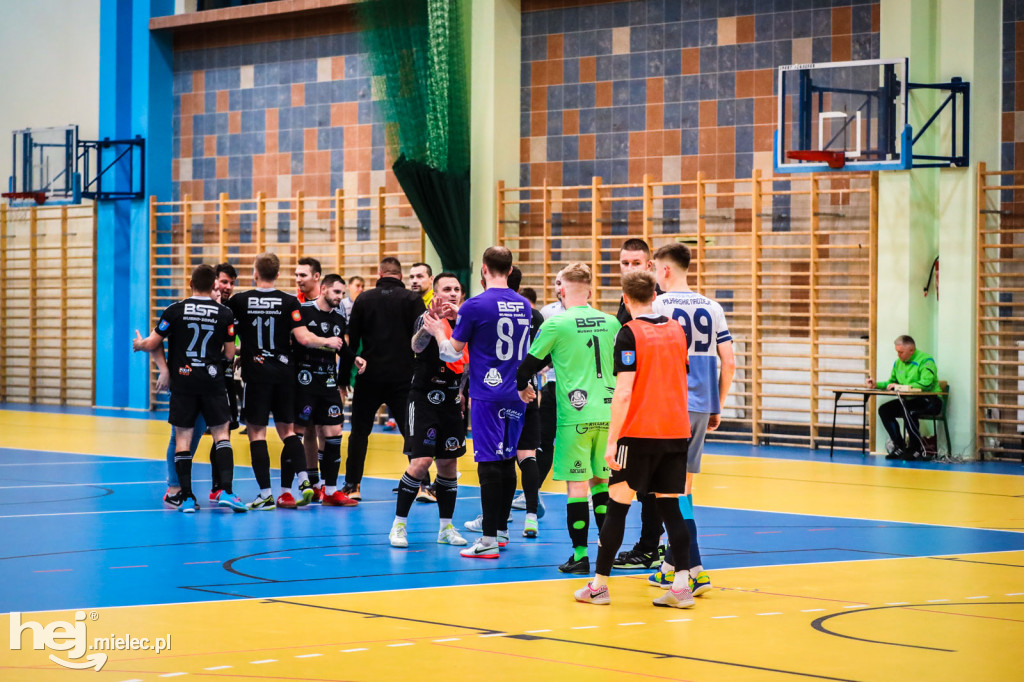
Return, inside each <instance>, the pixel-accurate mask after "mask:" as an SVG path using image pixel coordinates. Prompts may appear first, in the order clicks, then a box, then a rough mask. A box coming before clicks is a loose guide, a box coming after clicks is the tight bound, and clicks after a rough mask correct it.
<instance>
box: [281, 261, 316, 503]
mask: <svg viewBox="0 0 1024 682" xmlns="http://www.w3.org/2000/svg"><path fill="white" fill-rule="evenodd" d="M321 277H323V269H322V267H321V266H320V261H318V260H317V259H316V258H311V257H309V256H304V257H302V258H300V259H299V260H298V262H297V263H296V264H295V288H296V296H297V297H298V299H299V303H307V302H309V301H315V300H316V299H317V298H318V297H319V296H320V279H321ZM295 350H297V351H300V354H301V350H302V349H301V348H296V349H295ZM296 390H298V386H296ZM307 426H309V427H310V428H307ZM295 432H296V433H297V434H299V435H300V436H301V437H302V449H303V451H304V453H305V460H306V474H307V477H308V480H309V484H310V485H311V486H312V487H313V501H314V502H323V499H324V489H323V482H322V481H321V480H320V466H319V463H320V460H322V459H323V456H324V452H323V449H324V437H323V433H322V429H318V428H317V425H316V424H307V423H305V422H300V421H298V420H296V423H295ZM295 473H298V472H295ZM291 475H292V473H291V468H290V467H287V468H286V467H285V466H282V467H281V486H282V487H287V488H291V481H290V480H288V479H289V477H290V476H291ZM286 481H287V485H285V483H286Z"/></svg>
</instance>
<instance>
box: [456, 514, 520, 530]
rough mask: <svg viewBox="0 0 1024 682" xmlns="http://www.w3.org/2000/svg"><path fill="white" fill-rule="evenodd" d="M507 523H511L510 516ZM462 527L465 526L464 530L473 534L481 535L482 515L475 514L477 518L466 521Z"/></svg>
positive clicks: (482, 528) (482, 526)
mask: <svg viewBox="0 0 1024 682" xmlns="http://www.w3.org/2000/svg"><path fill="white" fill-rule="evenodd" d="M508 522H509V523H512V517H511V516H509V517H508ZM462 525H463V526H465V528H466V530H471V531H473V532H474V533H482V532H484V515H483V514H477V517H476V518H475V519H473V520H472V521H466V522H465V523H463V524H462Z"/></svg>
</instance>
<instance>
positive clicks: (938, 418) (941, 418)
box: [917, 381, 953, 455]
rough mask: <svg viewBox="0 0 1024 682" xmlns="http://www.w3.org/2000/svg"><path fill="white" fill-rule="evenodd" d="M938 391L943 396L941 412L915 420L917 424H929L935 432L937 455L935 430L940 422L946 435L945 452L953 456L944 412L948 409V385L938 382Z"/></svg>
mask: <svg viewBox="0 0 1024 682" xmlns="http://www.w3.org/2000/svg"><path fill="white" fill-rule="evenodd" d="M939 390H940V391H942V393H943V395H941V396H940V398H941V399H942V410H941V411H940V412H939V413H938V414H933V415H919V416H918V418H917V421H918V423H921V422H925V421H927V422H931V423H932V430H933V431H935V452H936V455H938V450H939V430H938V429H937V428H936V423H937V422H942V431H943V433H944V434H945V435H946V450H947V452H949V454H950V455H952V454H953V444H952V443H951V442H950V440H949V425H948V424H947V423H946V410H947V408H948V407H949V383H948V382H946V381H940V382H939Z"/></svg>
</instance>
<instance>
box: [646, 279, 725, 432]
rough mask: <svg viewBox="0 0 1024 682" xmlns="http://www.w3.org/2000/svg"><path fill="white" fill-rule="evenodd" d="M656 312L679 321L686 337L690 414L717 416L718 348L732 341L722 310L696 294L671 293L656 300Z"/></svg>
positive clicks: (718, 408)
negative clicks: (700, 413)
mask: <svg viewBox="0 0 1024 682" xmlns="http://www.w3.org/2000/svg"><path fill="white" fill-rule="evenodd" d="M654 312H656V313H658V314H660V315H664V316H665V317H667V318H669V319H673V320H676V321H678V322H679V324H680V325H682V327H683V332H685V333H686V343H687V344H688V346H689V347H688V348H687V351H688V352H689V358H690V371H689V374H688V375H687V382H686V383H687V390H688V396H689V411H690V412H703V413H710V414H718V413H719V412H721V405H720V403H719V398H718V344H720V343H725V342H726V341H732V335H731V334H730V333H729V327H728V325H726V323H725V311H724V310H722V306H721V305H719V304H718V303H717V302H715V301H712V300H711V299H710V298H707V297H705V296H701V295H700V294H698V293H696V292H694V291H681V292H668V293H665V294H662V295H660V296H658V297H657V298H656V299H655V300H654Z"/></svg>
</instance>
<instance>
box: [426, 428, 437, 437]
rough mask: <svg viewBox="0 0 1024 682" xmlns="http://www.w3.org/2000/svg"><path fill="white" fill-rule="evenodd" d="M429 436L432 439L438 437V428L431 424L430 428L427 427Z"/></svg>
mask: <svg viewBox="0 0 1024 682" xmlns="http://www.w3.org/2000/svg"><path fill="white" fill-rule="evenodd" d="M427 438H429V439H431V440H434V439H435V438H437V429H435V428H434V427H433V426H431V427H430V428H429V429H427Z"/></svg>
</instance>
